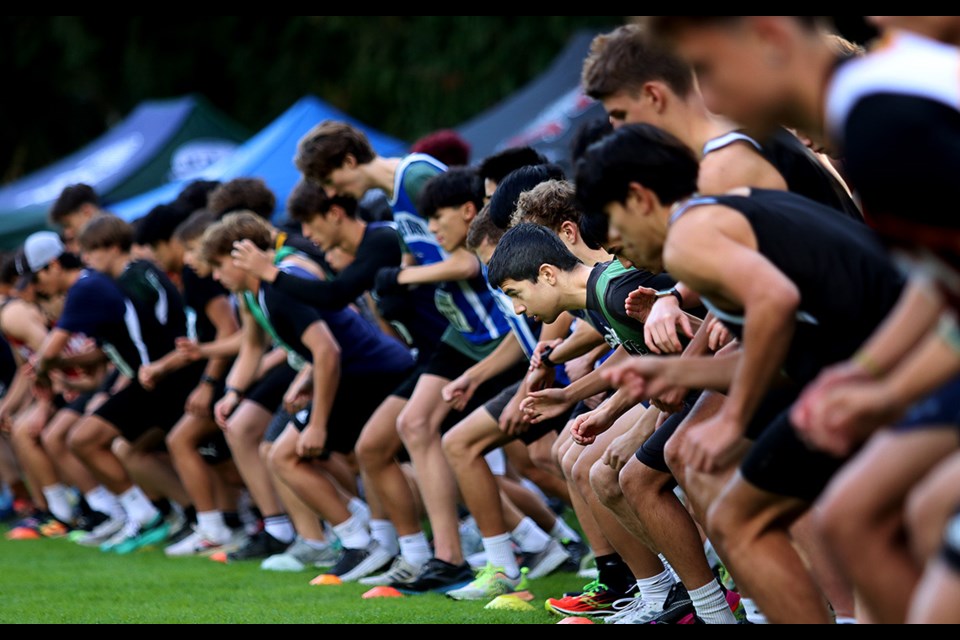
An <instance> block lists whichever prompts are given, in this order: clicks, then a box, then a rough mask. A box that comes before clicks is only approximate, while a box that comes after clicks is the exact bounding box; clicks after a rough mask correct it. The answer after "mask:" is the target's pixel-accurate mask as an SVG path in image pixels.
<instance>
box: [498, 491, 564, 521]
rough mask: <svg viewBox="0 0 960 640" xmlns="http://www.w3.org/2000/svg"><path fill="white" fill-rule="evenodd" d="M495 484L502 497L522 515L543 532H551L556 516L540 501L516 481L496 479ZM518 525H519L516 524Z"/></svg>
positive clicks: (537, 496) (538, 497)
mask: <svg viewBox="0 0 960 640" xmlns="http://www.w3.org/2000/svg"><path fill="white" fill-rule="evenodd" d="M497 484H498V485H499V486H500V490H501V492H502V494H503V495H504V496H506V497H507V498H508V499H509V500H510V502H512V503H513V504H514V506H516V508H517V509H519V510H520V512H522V513H523V514H524V515H527V516H529V517H530V518H531V519H532V520H533V521H534V522H536V523H537V526H538V527H540V528H541V529H543V530H544V531H547V532H549V531H552V530H553V527H554V526H555V525H556V524H557V515H556V514H555V513H554V512H553V511H551V509H550V507H548V506H547V504H546V503H545V502H544V501H543V500H542V499H541V497H540V496H539V495H537V494H536V493H534V492H533V491H530V489H528V488H526V487H525V486H523V485H522V484H520V483H519V482H517V481H516V480H511V479H510V478H497ZM518 524H519V523H518Z"/></svg>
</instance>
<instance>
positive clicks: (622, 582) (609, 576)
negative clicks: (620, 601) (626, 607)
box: [597, 553, 637, 594]
mask: <svg viewBox="0 0 960 640" xmlns="http://www.w3.org/2000/svg"><path fill="white" fill-rule="evenodd" d="M597 570H598V571H599V572H600V584H605V585H606V586H607V589H610V590H611V591H616V592H618V593H623V594H626V593H627V592H628V591H629V590H630V589H631V588H632V587H633V586H635V585H636V584H637V579H636V578H634V577H633V573H631V572H630V568H629V567H627V563H625V562H624V561H623V558H621V557H620V555H619V554H616V553H613V554H610V555H608V556H597Z"/></svg>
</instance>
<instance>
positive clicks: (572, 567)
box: [560, 540, 590, 573]
mask: <svg viewBox="0 0 960 640" xmlns="http://www.w3.org/2000/svg"><path fill="white" fill-rule="evenodd" d="M563 548H564V549H566V550H567V553H569V554H570V559H569V560H567V561H566V562H565V563H563V566H561V567H560V571H562V572H564V573H577V572H578V571H580V561H581V560H583V559H584V557H586V556H587V555H588V554H589V553H590V547H589V546H587V543H586V542H574V541H573V540H565V541H564V542H563Z"/></svg>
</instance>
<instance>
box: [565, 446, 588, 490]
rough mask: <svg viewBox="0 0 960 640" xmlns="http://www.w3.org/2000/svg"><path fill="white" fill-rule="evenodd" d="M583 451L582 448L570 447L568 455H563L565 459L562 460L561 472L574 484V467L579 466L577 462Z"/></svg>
mask: <svg viewBox="0 0 960 640" xmlns="http://www.w3.org/2000/svg"><path fill="white" fill-rule="evenodd" d="M582 451H583V450H582V449H581V448H580V447H570V448H569V449H567V451H566V453H564V454H563V458H561V459H560V470H561V471H562V472H563V477H564V478H566V479H567V480H568V481H569V482H573V480H574V477H573V467H574V466H575V465H576V464H577V460H578V459H579V458H580V453H582Z"/></svg>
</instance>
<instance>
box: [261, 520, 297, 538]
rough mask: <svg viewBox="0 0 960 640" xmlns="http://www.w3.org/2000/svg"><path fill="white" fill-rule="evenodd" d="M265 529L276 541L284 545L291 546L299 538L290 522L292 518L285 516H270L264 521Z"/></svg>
mask: <svg viewBox="0 0 960 640" xmlns="http://www.w3.org/2000/svg"><path fill="white" fill-rule="evenodd" d="M263 529H264V531H266V532H267V533H269V534H270V535H271V536H273V537H274V539H276V540H279V541H280V542H282V543H284V544H290V543H292V542H293V540H294V538H296V537H297V531H296V529H294V528H293V523H292V522H290V517H289V516H287V515H284V514H281V515H279V516H270V517H269V518H264V519H263Z"/></svg>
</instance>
